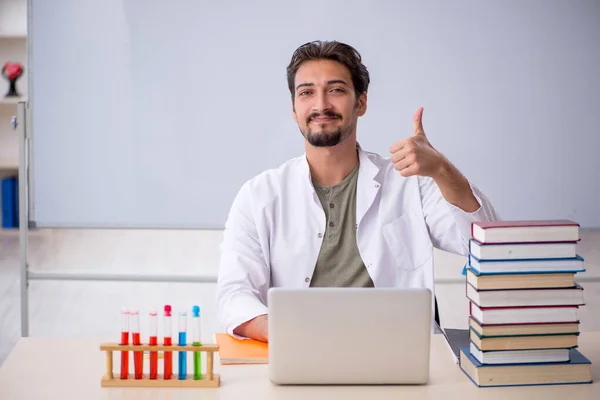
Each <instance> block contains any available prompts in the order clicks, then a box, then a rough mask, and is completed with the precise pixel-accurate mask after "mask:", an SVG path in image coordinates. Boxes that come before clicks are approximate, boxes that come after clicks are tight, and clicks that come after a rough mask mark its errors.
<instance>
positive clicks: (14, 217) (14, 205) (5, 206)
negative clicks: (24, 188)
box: [1, 177, 19, 228]
mask: <svg viewBox="0 0 600 400" xmlns="http://www.w3.org/2000/svg"><path fill="white" fill-rule="evenodd" d="M1 191H2V227H3V228H18V227H19V200H18V195H19V183H18V179H17V178H16V177H10V178H4V179H3V180H2V187H1Z"/></svg>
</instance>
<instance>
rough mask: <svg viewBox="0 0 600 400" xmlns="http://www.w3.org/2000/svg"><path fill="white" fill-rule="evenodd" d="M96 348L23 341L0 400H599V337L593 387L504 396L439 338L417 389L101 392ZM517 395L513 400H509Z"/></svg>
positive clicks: (254, 383) (227, 379) (258, 373)
mask: <svg viewBox="0 0 600 400" xmlns="http://www.w3.org/2000/svg"><path fill="white" fill-rule="evenodd" d="M102 342H104V340H95V339H62V338H61V339H42V338H22V339H21V340H20V341H19V342H18V343H17V345H16V346H15V348H14V349H13V351H12V353H11V354H10V355H9V357H8V358H7V359H6V361H5V363H4V364H3V365H2V367H1V368H0V399H21V400H26V399H36V400H37V399H42V398H44V399H46V398H52V399H66V398H81V399H85V400H95V399H107V398H111V399H120V398H123V399H125V398H127V399H137V398H140V399H142V398H144V399H145V398H151V399H155V398H168V399H192V398H193V399H197V398H199V396H201V398H202V399H221V400H223V399H261V400H263V399H280V398H286V399H308V398H310V399H338V398H339V399H361V400H364V399H365V398H368V399H369V400H374V399H380V398H382V399H383V398H391V397H390V396H394V395H395V396H402V398H411V399H412V398H415V399H461V400H467V399H506V398H511V396H512V398H515V399H516V398H544V399H545V400H551V399H560V400H564V399H567V398H572V399H578V400H584V399H585V400H587V399H590V400H591V399H600V332H593V333H592V332H584V333H582V334H581V336H580V342H579V343H580V350H581V351H582V353H583V354H585V355H586V356H587V357H588V358H589V359H590V360H591V361H592V376H593V379H594V383H593V384H591V385H589V384H586V385H560V386H531V387H507V388H477V387H476V386H475V385H474V384H473V383H472V382H471V381H470V380H469V379H468V378H467V376H466V375H464V373H463V372H462V371H461V370H460V368H459V367H458V365H457V364H455V363H454V359H453V358H452V356H451V352H450V349H449V347H448V346H447V344H446V343H445V341H444V338H443V336H442V335H432V343H431V346H432V347H431V369H430V372H431V375H430V381H429V384H427V385H423V386H277V385H274V384H272V383H271V382H270V381H269V379H268V374H267V366H266V365H242V366H239V365H226V366H221V365H218V363H217V362H215V372H218V373H219V374H220V375H221V379H222V380H221V387H220V388H216V389H212V388H102V387H100V379H101V378H102V376H103V375H104V368H105V354H104V352H101V351H100V349H99V345H100V343H102ZM217 360H218V358H217ZM217 360H215V361H217ZM174 361H175V362H176V359H175V358H174ZM146 362H147V361H146ZM130 363H131V358H130ZM118 368H119V365H118V358H117V357H115V360H114V371H115V372H118ZM516 395H518V397H514V396H516ZM395 398H396V397H395ZM397 398H399V397H397Z"/></svg>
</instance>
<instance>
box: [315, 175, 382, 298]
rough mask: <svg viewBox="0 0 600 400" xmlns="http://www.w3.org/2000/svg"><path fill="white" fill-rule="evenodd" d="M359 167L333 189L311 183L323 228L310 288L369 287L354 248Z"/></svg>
mask: <svg viewBox="0 0 600 400" xmlns="http://www.w3.org/2000/svg"><path fill="white" fill-rule="evenodd" d="M358 168H359V164H358V163H357V164H356V167H354V169H353V170H352V171H351V172H350V174H348V176H347V177H346V178H344V180H343V181H342V182H340V183H339V184H337V185H335V186H333V187H323V186H320V185H318V184H316V183H314V182H313V185H314V187H315V190H316V192H317V195H318V196H319V199H320V200H321V205H322V206H323V210H324V211H325V216H326V219H327V225H326V229H325V234H324V236H323V244H322V246H321V251H320V252H319V258H318V259H317V265H316V267H315V271H314V273H313V276H312V280H311V281H310V286H311V287H350V286H354V287H373V286H374V285H373V281H372V280H371V277H370V276H369V273H368V272H367V268H366V267H365V264H364V262H363V260H362V259H361V257H360V253H359V252H358V246H357V245H356V183H357V179H358Z"/></svg>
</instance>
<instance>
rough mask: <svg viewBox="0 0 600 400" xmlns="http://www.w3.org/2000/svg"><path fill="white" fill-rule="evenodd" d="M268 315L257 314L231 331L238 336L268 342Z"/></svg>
mask: <svg viewBox="0 0 600 400" xmlns="http://www.w3.org/2000/svg"><path fill="white" fill-rule="evenodd" d="M268 328H269V317H268V315H267V314H263V315H259V316H258V317H256V318H253V319H251V320H250V321H247V322H244V323H243V324H241V325H240V326H238V327H237V328H235V329H234V330H233V333H235V334H236V335H239V336H243V337H247V338H250V339H254V340H258V341H260V342H265V343H268V342H269V331H268V330H269V329H268Z"/></svg>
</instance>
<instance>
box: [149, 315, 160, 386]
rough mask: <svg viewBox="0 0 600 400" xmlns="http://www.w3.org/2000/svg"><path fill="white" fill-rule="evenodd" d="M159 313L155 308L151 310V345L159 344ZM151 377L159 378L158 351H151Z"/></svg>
mask: <svg viewBox="0 0 600 400" xmlns="http://www.w3.org/2000/svg"><path fill="white" fill-rule="evenodd" d="M157 336H158V315H157V313H156V311H155V310H150V332H149V337H150V338H149V342H150V346H156V345H157V344H158V340H157ZM150 379H158V352H156V351H151V352H150Z"/></svg>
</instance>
